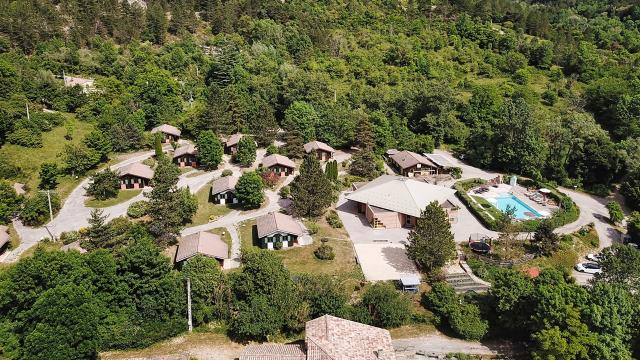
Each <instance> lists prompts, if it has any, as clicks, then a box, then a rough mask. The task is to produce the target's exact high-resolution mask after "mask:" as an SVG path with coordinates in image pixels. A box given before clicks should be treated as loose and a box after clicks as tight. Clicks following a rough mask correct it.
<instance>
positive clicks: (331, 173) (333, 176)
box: [324, 160, 338, 182]
mask: <svg viewBox="0 0 640 360" xmlns="http://www.w3.org/2000/svg"><path fill="white" fill-rule="evenodd" d="M324 173H325V175H326V176H327V179H329V180H331V181H334V182H335V181H337V180H338V162H337V161H335V160H333V161H329V162H328V163H327V165H326V167H325V169H324Z"/></svg>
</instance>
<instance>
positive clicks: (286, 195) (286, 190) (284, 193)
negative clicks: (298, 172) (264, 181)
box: [279, 185, 291, 199]
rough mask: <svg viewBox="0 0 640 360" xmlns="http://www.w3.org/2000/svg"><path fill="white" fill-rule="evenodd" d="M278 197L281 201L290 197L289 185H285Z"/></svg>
mask: <svg viewBox="0 0 640 360" xmlns="http://www.w3.org/2000/svg"><path fill="white" fill-rule="evenodd" d="M279 195H280V197H281V198H282V199H288V198H289V196H291V188H290V187H289V185H285V186H283V187H282V188H281V189H280V192H279Z"/></svg>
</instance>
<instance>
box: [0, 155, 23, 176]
mask: <svg viewBox="0 0 640 360" xmlns="http://www.w3.org/2000/svg"><path fill="white" fill-rule="evenodd" d="M21 174H22V170H21V169H20V167H18V166H16V165H13V164H11V163H9V161H8V159H0V179H13V178H16V177H18V176H20V175H21Z"/></svg>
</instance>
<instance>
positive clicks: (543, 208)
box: [469, 184, 557, 217]
mask: <svg viewBox="0 0 640 360" xmlns="http://www.w3.org/2000/svg"><path fill="white" fill-rule="evenodd" d="M488 187H489V191H487V192H484V193H481V194H476V193H474V192H473V190H472V191H470V192H469V195H473V196H480V197H482V198H485V199H487V200H489V199H496V198H498V197H500V196H501V195H503V194H507V193H509V194H512V195H515V196H516V197H517V198H518V199H520V201H522V202H523V203H525V204H526V205H527V206H529V207H531V208H532V209H534V210H535V211H537V212H538V213H540V214H541V215H543V216H545V217H548V216H549V215H550V214H551V213H552V212H554V211H555V210H556V209H557V207H556V206H552V205H546V204H545V205H542V204H538V203H536V202H534V201H532V200H531V199H529V198H528V197H527V196H526V193H527V189H525V188H524V187H522V186H520V185H516V186H515V188H514V187H512V186H511V185H509V184H499V185H498V187H497V188H496V187H493V186H488ZM489 202H491V201H489ZM492 203H493V202H492ZM494 206H495V204H494Z"/></svg>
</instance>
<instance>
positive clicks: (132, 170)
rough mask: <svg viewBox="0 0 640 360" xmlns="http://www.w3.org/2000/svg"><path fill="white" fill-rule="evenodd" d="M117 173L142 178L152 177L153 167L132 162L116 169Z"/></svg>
mask: <svg viewBox="0 0 640 360" xmlns="http://www.w3.org/2000/svg"><path fill="white" fill-rule="evenodd" d="M116 172H117V173H118V175H120V176H124V175H133V176H137V177H141V178H143V179H153V169H152V168H150V167H148V166H147V165H145V164H142V163H133V164H129V165H127V166H123V167H121V168H118V169H117V170H116Z"/></svg>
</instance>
